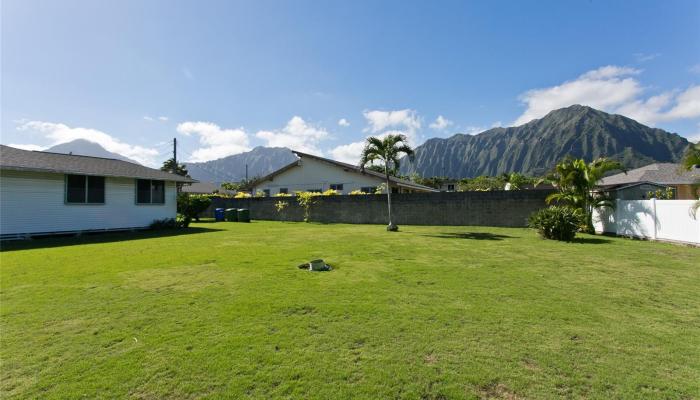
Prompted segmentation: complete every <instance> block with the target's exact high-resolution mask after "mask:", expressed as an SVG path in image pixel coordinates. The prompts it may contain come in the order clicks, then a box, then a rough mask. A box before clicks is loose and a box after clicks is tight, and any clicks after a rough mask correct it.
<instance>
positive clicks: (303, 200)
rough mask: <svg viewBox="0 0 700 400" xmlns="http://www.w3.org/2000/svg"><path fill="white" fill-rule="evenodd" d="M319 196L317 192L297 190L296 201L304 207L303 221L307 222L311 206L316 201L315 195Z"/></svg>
mask: <svg viewBox="0 0 700 400" xmlns="http://www.w3.org/2000/svg"><path fill="white" fill-rule="evenodd" d="M318 196H321V193H317V192H297V203H299V205H300V206H301V207H302V208H304V222H309V217H311V206H313V205H314V204H315V203H316V197H318Z"/></svg>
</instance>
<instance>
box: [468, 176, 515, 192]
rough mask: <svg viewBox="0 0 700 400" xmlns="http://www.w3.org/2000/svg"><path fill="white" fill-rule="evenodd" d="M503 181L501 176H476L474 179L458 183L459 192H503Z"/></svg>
mask: <svg viewBox="0 0 700 400" xmlns="http://www.w3.org/2000/svg"><path fill="white" fill-rule="evenodd" d="M504 186H505V181H504V179H503V176H486V175H482V176H477V177H475V178H465V179H462V180H460V181H459V184H458V188H459V191H460V192H473V191H476V192H488V191H491V190H503V187H504Z"/></svg>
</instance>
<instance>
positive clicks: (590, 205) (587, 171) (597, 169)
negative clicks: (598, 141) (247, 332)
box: [543, 157, 624, 233]
mask: <svg viewBox="0 0 700 400" xmlns="http://www.w3.org/2000/svg"><path fill="white" fill-rule="evenodd" d="M614 170H623V171H624V167H623V166H622V164H620V163H619V162H617V161H613V160H610V159H607V158H598V159H597V160H594V161H592V162H590V163H588V164H586V161H585V160H583V159H574V158H570V157H567V158H565V159H564V160H563V161H561V162H559V163H558V164H557V166H556V167H555V168H554V171H553V172H552V173H551V174H550V175H548V176H547V177H546V178H544V179H543V180H545V181H549V182H551V183H552V184H553V185H554V186H555V187H556V188H557V190H558V191H557V192H556V193H552V194H550V195H549V196H547V203H551V202H554V201H556V202H562V203H566V204H569V205H570V206H572V207H575V208H578V209H580V210H581V212H582V213H583V216H584V218H585V219H584V223H585V228H584V231H585V232H587V233H595V229H594V228H593V209H594V208H600V207H614V203H613V201H612V199H610V198H609V197H608V196H605V195H603V194H599V193H594V192H593V189H594V188H595V185H596V183H597V182H598V181H599V180H600V179H601V178H603V176H604V175H605V173H607V172H609V171H614Z"/></svg>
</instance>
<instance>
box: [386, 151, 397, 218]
mask: <svg viewBox="0 0 700 400" xmlns="http://www.w3.org/2000/svg"><path fill="white" fill-rule="evenodd" d="M386 164H387V163H385V164H384V173H385V175H386V200H387V206H388V209H389V225H387V227H386V230H388V231H396V230H398V227H397V226H396V225H394V222H393V221H392V219H391V185H390V181H389V168H388V167H387V165H386Z"/></svg>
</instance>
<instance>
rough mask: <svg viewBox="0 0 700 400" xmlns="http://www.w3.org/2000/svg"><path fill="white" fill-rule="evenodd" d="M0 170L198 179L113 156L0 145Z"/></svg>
mask: <svg viewBox="0 0 700 400" xmlns="http://www.w3.org/2000/svg"><path fill="white" fill-rule="evenodd" d="M0 169H2V170H13V171H33V172H53V173H60V174H80V175H97V176H114V177H124V178H140V179H159V180H164V181H175V182H196V181H195V180H194V179H191V178H187V177H184V176H180V175H175V174H171V173H169V172H165V171H161V170H159V169H153V168H148V167H144V166H143V165H139V164H134V163H130V162H127V161H122V160H115V159H113V158H100V157H90V156H79V155H73V154H61V153H49V152H45V151H28V150H20V149H16V148H14V147H9V146H4V145H0Z"/></svg>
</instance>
